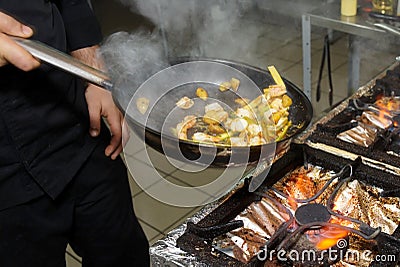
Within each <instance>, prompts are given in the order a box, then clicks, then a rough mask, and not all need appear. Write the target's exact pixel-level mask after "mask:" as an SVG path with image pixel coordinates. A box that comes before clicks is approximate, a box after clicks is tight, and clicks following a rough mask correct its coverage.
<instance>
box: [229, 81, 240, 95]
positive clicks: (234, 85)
mask: <svg viewBox="0 0 400 267" xmlns="http://www.w3.org/2000/svg"><path fill="white" fill-rule="evenodd" d="M239 85H240V81H239V80H238V79H236V78H232V79H231V88H232V90H233V91H235V92H236V91H237V90H238V89H239Z"/></svg>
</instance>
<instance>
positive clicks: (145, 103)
mask: <svg viewBox="0 0 400 267" xmlns="http://www.w3.org/2000/svg"><path fill="white" fill-rule="evenodd" d="M149 104H150V100H149V99H148V98H145V97H140V98H138V99H137V100H136V107H137V109H138V110H139V112H140V113H142V114H145V113H146V111H147V109H148V108H149Z"/></svg>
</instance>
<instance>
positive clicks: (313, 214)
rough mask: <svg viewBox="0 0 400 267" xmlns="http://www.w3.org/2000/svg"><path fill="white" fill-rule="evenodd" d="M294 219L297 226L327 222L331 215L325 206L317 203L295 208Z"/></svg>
mask: <svg viewBox="0 0 400 267" xmlns="http://www.w3.org/2000/svg"><path fill="white" fill-rule="evenodd" d="M294 217H295V218H296V222H297V223H298V224H300V225H305V224H310V223H318V222H329V220H330V218H331V215H330V213H329V211H328V209H327V208H326V206H324V205H322V204H319V203H310V204H306V205H303V206H300V207H299V208H297V210H296V212H295V214H294ZM317 228H318V227H317Z"/></svg>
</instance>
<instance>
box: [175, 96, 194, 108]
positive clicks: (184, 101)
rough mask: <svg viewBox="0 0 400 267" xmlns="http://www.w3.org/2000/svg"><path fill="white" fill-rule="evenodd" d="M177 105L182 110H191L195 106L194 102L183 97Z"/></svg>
mask: <svg viewBox="0 0 400 267" xmlns="http://www.w3.org/2000/svg"><path fill="white" fill-rule="evenodd" d="M176 105H177V106H178V107H180V108H181V109H189V108H191V107H192V106H193V105H194V101H193V100H192V99H190V98H189V97H187V96H184V97H182V98H181V99H179V101H178V102H176Z"/></svg>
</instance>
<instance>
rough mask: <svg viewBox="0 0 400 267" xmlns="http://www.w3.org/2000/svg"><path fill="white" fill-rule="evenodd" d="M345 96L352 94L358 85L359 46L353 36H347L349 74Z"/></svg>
mask: <svg viewBox="0 0 400 267" xmlns="http://www.w3.org/2000/svg"><path fill="white" fill-rule="evenodd" d="M348 76H349V77H348V79H349V80H348V84H347V94H348V96H350V95H352V94H354V93H355V92H356V91H357V89H358V87H359V83H360V46H359V44H358V42H357V39H356V37H355V36H354V35H349V73H348Z"/></svg>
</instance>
